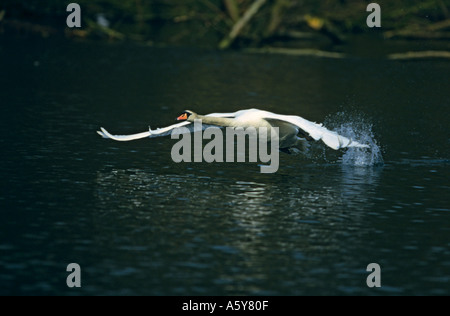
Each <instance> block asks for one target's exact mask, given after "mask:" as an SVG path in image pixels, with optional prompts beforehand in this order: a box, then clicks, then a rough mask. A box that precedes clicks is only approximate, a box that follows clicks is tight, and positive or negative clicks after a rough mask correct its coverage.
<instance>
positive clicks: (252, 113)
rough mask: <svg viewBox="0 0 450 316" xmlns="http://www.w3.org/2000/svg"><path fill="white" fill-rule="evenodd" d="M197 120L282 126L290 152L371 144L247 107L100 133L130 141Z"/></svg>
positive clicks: (164, 133)
mask: <svg viewBox="0 0 450 316" xmlns="http://www.w3.org/2000/svg"><path fill="white" fill-rule="evenodd" d="M195 120H201V122H202V129H206V128H207V127H210V126H218V127H243V128H247V127H254V128H256V129H258V128H261V127H266V128H268V130H269V131H270V128H271V127H278V128H279V142H280V144H279V148H280V150H281V151H282V152H285V153H291V149H295V148H297V149H301V148H304V144H305V141H312V140H315V141H319V140H320V141H322V142H323V143H324V144H325V145H327V146H328V147H330V148H332V149H334V150H338V149H341V148H347V147H359V148H368V147H369V146H368V145H366V144H361V143H359V142H357V141H355V140H352V139H351V138H347V137H345V136H342V135H339V134H338V133H336V132H334V131H330V130H328V129H327V128H325V127H324V126H323V125H322V124H318V123H315V122H311V121H308V120H307V119H304V118H303V117H300V116H296V115H281V114H276V113H272V112H269V111H264V110H258V109H248V110H240V111H237V112H233V113H210V114H206V115H199V114H197V113H195V112H193V111H190V110H186V111H184V112H183V113H181V115H180V116H178V117H177V121H179V122H180V123H177V124H173V125H170V126H167V127H163V128H157V129H155V130H152V129H151V128H149V130H148V131H146V132H142V133H138V134H132V135H112V134H110V133H109V132H108V131H107V130H106V129H104V128H103V127H101V128H100V131H97V133H98V134H99V135H100V136H102V137H103V138H110V139H113V140H116V141H131V140H135V139H140V138H145V137H158V136H167V135H170V134H171V133H172V132H173V133H176V132H177V128H179V127H182V126H186V127H187V128H188V129H189V131H190V132H192V131H193V127H194V124H193V122H194V121H195Z"/></svg>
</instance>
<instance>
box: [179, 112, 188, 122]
mask: <svg viewBox="0 0 450 316" xmlns="http://www.w3.org/2000/svg"><path fill="white" fill-rule="evenodd" d="M187 118H188V116H187V113H183V114H181V115H180V116H178V117H177V120H178V121H183V120H187Z"/></svg>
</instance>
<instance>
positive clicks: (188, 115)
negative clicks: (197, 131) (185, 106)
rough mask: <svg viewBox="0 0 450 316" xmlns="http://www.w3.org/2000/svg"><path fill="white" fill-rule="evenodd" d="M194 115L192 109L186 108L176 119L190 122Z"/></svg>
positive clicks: (195, 114) (195, 115)
mask: <svg viewBox="0 0 450 316" xmlns="http://www.w3.org/2000/svg"><path fill="white" fill-rule="evenodd" d="M196 117H197V113H194V112H192V111H189V110H186V111H184V112H183V113H181V115H180V116H178V117H177V121H190V122H193V121H194V120H195V118H196Z"/></svg>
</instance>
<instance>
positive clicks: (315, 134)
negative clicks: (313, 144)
mask: <svg viewBox="0 0 450 316" xmlns="http://www.w3.org/2000/svg"><path fill="white" fill-rule="evenodd" d="M261 112H262V113H261V117H262V118H264V119H269V120H270V119H275V120H281V121H285V122H288V123H290V124H292V125H295V126H297V127H298V128H300V129H302V130H303V131H304V132H306V133H308V134H309V136H311V137H312V138H313V139H314V140H316V141H317V140H322V141H323V142H324V143H325V144H326V145H327V146H328V147H331V148H333V149H335V150H337V149H340V148H346V147H361V148H368V147H369V146H368V145H364V144H361V143H359V142H357V141H354V140H352V139H349V138H347V137H345V136H342V135H339V134H338V133H336V132H333V131H330V130H328V129H326V128H325V127H323V126H322V124H317V123H314V122H311V121H308V120H306V119H304V118H303V117H300V116H295V115H280V114H275V113H272V112H267V111H261Z"/></svg>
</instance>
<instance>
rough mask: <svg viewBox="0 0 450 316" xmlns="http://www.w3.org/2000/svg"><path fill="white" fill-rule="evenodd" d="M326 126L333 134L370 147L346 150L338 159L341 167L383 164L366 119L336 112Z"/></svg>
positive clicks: (380, 153)
mask: <svg viewBox="0 0 450 316" xmlns="http://www.w3.org/2000/svg"><path fill="white" fill-rule="evenodd" d="M327 121H328V122H329V123H327ZM326 124H327V125H326V126H327V127H328V128H330V129H332V130H334V131H335V132H337V133H339V134H341V135H343V136H345V137H348V138H351V139H354V140H356V141H358V142H360V143H362V144H367V145H369V146H370V147H369V148H355V147H351V148H347V150H346V152H345V153H344V155H343V156H342V157H341V158H340V159H339V161H340V162H341V163H342V164H343V165H352V166H359V167H367V166H375V165H382V164H383V156H382V150H381V148H380V146H379V145H378V144H377V141H376V139H375V137H374V134H373V130H372V129H373V124H372V123H370V122H368V121H367V119H365V118H364V117H362V116H361V115H355V114H352V115H349V114H348V113H345V112H338V113H337V114H335V115H332V116H330V117H328V118H327V120H326Z"/></svg>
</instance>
